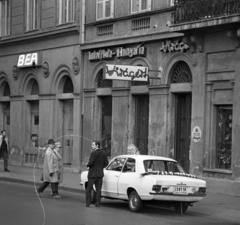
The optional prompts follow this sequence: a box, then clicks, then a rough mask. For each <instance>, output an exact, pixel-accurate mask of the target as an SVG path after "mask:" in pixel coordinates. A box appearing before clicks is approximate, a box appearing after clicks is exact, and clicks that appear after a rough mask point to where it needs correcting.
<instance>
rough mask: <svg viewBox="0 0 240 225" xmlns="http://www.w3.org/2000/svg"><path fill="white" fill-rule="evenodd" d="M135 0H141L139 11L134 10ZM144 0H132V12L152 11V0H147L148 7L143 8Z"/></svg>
mask: <svg viewBox="0 0 240 225" xmlns="http://www.w3.org/2000/svg"><path fill="white" fill-rule="evenodd" d="M133 1H140V4H139V7H138V11H134V12H133ZM142 1H143V0H131V2H130V4H131V6H130V8H131V14H136V13H142V12H147V11H151V8H152V0H147V8H146V9H143V10H141V7H142Z"/></svg>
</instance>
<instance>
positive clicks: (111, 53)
mask: <svg viewBox="0 0 240 225" xmlns="http://www.w3.org/2000/svg"><path fill="white" fill-rule="evenodd" d="M115 56H116V57H117V58H123V57H124V58H125V57H128V58H132V57H135V56H146V48H145V47H143V46H140V47H139V46H138V47H134V48H123V47H119V48H116V50H112V49H107V50H104V49H101V50H98V51H93V52H88V59H89V61H96V60H103V59H113V58H114V57H115Z"/></svg>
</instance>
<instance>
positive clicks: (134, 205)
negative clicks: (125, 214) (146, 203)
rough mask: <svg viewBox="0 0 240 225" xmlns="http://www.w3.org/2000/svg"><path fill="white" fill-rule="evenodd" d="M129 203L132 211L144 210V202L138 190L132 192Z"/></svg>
mask: <svg viewBox="0 0 240 225" xmlns="http://www.w3.org/2000/svg"><path fill="white" fill-rule="evenodd" d="M128 205H129V209H130V210H131V211H132V212H140V211H141V210H142V208H143V202H142V200H141V199H140V197H139V195H138V193H137V192H136V191H133V192H131V194H130V196H129V201H128Z"/></svg>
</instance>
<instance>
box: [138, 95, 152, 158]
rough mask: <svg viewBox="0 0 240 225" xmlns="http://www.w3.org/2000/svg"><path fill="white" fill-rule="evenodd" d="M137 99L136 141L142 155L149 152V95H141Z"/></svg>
mask: <svg viewBox="0 0 240 225" xmlns="http://www.w3.org/2000/svg"><path fill="white" fill-rule="evenodd" d="M135 99H136V119H135V143H136V146H137V147H138V150H139V151H140V154H141V155H147V154H148V148H147V147H148V115H149V114H148V112H149V96H148V95H139V96H136V97H135Z"/></svg>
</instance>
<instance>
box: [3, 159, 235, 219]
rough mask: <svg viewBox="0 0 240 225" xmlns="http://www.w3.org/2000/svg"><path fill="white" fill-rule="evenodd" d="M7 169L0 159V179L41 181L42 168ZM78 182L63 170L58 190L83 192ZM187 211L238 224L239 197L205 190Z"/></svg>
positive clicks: (36, 182)
mask: <svg viewBox="0 0 240 225" xmlns="http://www.w3.org/2000/svg"><path fill="white" fill-rule="evenodd" d="M9 170H10V172H4V171H3V162H2V161H0V181H5V182H16V183H25V184H28V185H34V186H36V187H37V186H38V185H39V184H40V183H42V182H41V180H40V177H41V174H42V169H39V168H35V167H23V166H22V167H20V166H13V165H10V166H9ZM79 182H80V174H79V173H73V172H70V171H67V170H64V173H63V183H61V184H60V186H59V191H61V190H66V191H71V192H78V193H84V190H83V188H82V186H81V185H80V184H79ZM239 191H240V190H239ZM188 212H190V213H193V214H198V215H203V216H211V217H217V218H224V219H227V220H229V221H235V222H236V221H239V223H236V224H240V213H239V212H240V197H237V196H230V195H223V194H216V193H209V192H207V196H206V197H205V198H204V199H203V200H202V201H200V202H197V203H194V204H193V207H189V208H188Z"/></svg>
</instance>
